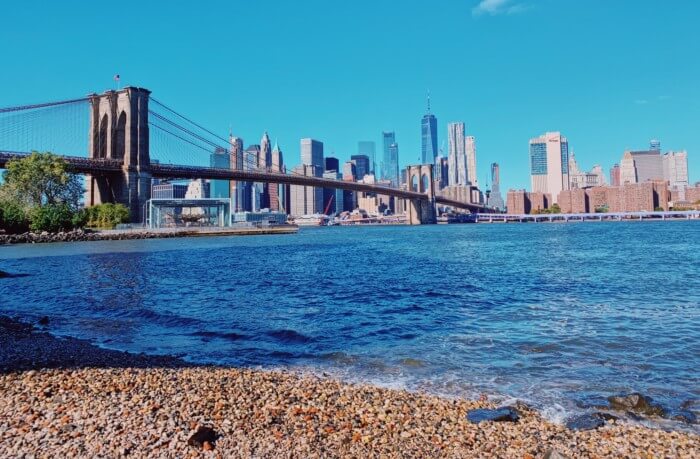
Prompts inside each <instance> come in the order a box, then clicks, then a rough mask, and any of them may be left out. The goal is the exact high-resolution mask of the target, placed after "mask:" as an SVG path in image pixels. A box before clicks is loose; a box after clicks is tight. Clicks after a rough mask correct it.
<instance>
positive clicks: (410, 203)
mask: <svg viewBox="0 0 700 459" xmlns="http://www.w3.org/2000/svg"><path fill="white" fill-rule="evenodd" d="M406 172H407V174H406V177H407V178H408V187H409V190H410V191H416V192H419V193H424V194H426V195H427V199H410V200H407V201H406V220H407V222H408V224H409V225H425V224H431V223H437V210H436V206H435V183H434V182H433V179H432V177H433V165H432V164H420V165H416V166H408V167H407V168H406Z"/></svg>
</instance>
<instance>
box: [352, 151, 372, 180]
mask: <svg viewBox="0 0 700 459" xmlns="http://www.w3.org/2000/svg"><path fill="white" fill-rule="evenodd" d="M350 161H352V162H354V163H355V168H356V169H357V176H356V177H357V179H358V180H360V179H362V178H363V177H364V176H365V175H368V174H369V173H370V169H369V156H367V155H352V156H350Z"/></svg>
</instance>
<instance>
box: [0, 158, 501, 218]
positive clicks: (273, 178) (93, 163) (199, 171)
mask: <svg viewBox="0 0 700 459" xmlns="http://www.w3.org/2000/svg"><path fill="white" fill-rule="evenodd" d="M26 155H27V153H21V152H11V151H0V169H1V168H4V167H5V165H6V164H7V162H8V161H10V160H12V159H17V158H22V157H24V156H26ZM62 157H63V159H65V160H66V162H67V163H68V165H69V167H70V169H71V170H72V171H73V172H75V173H79V174H99V173H116V172H120V171H121V170H122V167H123V164H122V162H121V161H118V160H112V159H90V158H83V157H78V156H62ZM150 173H151V176H152V177H154V178H163V179H209V180H217V179H218V180H237V181H245V182H265V183H267V182H271V183H288V184H291V185H302V186H313V187H316V188H335V189H341V190H350V191H360V192H365V193H376V194H382V195H387V196H395V197H399V198H404V199H427V196H426V195H425V194H423V193H419V192H416V191H408V190H401V189H397V188H390V187H386V186H381V185H371V184H367V183H358V182H349V181H344V180H332V179H324V178H321V177H308V176H304V175H293V174H283V173H280V172H272V171H266V170H258V171H255V170H252V171H251V170H232V169H216V168H211V167H200V166H183V165H175V164H159V163H153V164H151V165H150ZM435 201H436V202H437V203H438V204H443V205H447V206H452V207H457V208H461V209H468V210H471V211H482V212H488V211H489V210H490V209H489V208H487V207H484V206H479V205H476V204H471V203H464V202H460V201H454V200H451V199H447V198H444V197H441V196H436V197H435Z"/></svg>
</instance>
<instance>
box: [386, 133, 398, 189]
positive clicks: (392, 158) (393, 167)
mask: <svg viewBox="0 0 700 459" xmlns="http://www.w3.org/2000/svg"><path fill="white" fill-rule="evenodd" d="M387 180H391V186H394V187H398V186H399V144H398V143H396V142H394V143H392V144H391V145H389V176H388V177H387Z"/></svg>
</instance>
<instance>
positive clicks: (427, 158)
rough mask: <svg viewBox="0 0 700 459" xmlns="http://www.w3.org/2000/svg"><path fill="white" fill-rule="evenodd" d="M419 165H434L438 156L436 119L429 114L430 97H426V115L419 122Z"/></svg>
mask: <svg viewBox="0 0 700 459" xmlns="http://www.w3.org/2000/svg"><path fill="white" fill-rule="evenodd" d="M420 126H421V163H422V164H435V158H437V155H438V140H437V118H435V115H433V114H432V113H430V95H428V113H426V114H425V115H423V119H422V120H421V124H420Z"/></svg>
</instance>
